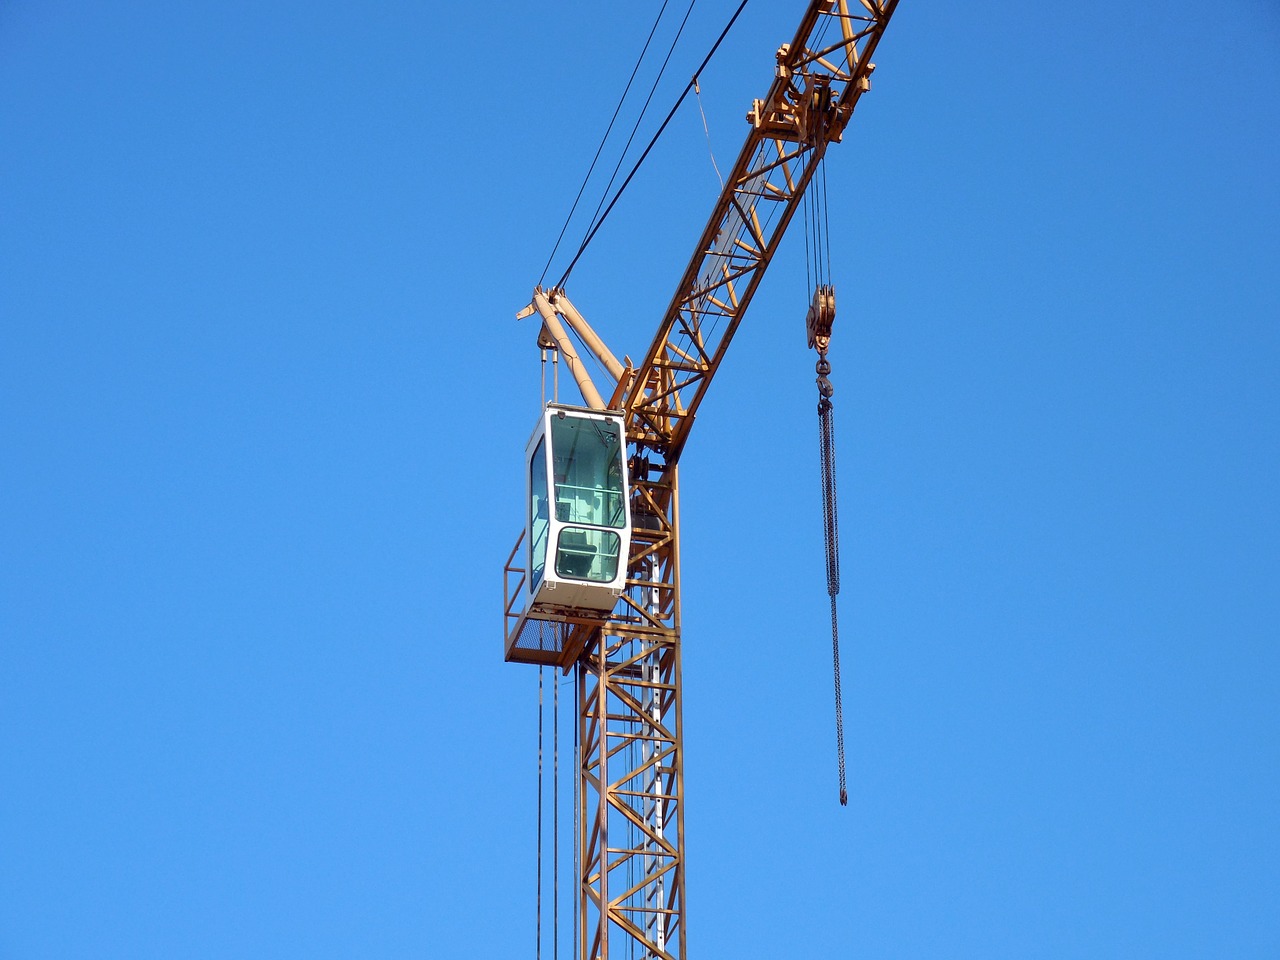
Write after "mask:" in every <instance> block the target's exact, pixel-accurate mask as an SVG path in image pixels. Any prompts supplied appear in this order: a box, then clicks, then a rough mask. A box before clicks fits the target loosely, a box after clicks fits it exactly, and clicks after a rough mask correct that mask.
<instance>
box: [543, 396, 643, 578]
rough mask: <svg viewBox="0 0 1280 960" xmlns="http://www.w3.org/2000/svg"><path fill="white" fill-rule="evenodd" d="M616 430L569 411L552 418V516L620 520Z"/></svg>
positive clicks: (617, 523)
mask: <svg viewBox="0 0 1280 960" xmlns="http://www.w3.org/2000/svg"><path fill="white" fill-rule="evenodd" d="M621 433H622V431H621V430H620V429H619V428H618V425H617V424H614V423H609V422H607V421H604V420H591V419H588V418H586V417H575V416H573V415H572V414H569V415H566V416H563V417H560V416H555V417H552V418H551V450H552V454H553V457H554V463H553V467H554V470H555V497H556V519H558V520H561V521H566V522H569V523H588V524H593V525H596V526H601V527H615V528H617V529H621V528H622V527H623V526H625V524H626V511H625V510H624V509H623V507H624V504H625V497H626V491H625V490H624V489H623V486H622V455H623V447H622V439H621ZM557 569H558V568H557ZM609 579H612V578H609Z"/></svg>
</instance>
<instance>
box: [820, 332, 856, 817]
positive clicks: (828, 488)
mask: <svg viewBox="0 0 1280 960" xmlns="http://www.w3.org/2000/svg"><path fill="white" fill-rule="evenodd" d="M817 373H818V446H819V452H820V455H821V459H822V520H823V528H824V532H825V533H826V541H827V595H828V596H829V597H830V598H831V662H832V669H833V672H834V675H835V687H836V765H837V767H838V769H839V772H840V805H841V806H842V807H843V806H847V805H848V803H849V794H848V791H847V790H846V788H845V772H844V705H843V703H842V702H841V697H840V629H839V623H838V618H837V616H836V595H837V594H838V593H839V592H840V526H839V519H838V517H837V514H836V438H835V406H834V405H833V404H832V403H831V395H832V394H833V393H834V392H835V388H834V387H832V386H831V381H830V380H828V379H827V375H828V374H829V373H831V364H830V362H828V360H827V355H826V353H825V352H822V353H820V354H819V355H818V364H817Z"/></svg>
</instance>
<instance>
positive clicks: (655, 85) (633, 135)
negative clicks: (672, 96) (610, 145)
mask: <svg viewBox="0 0 1280 960" xmlns="http://www.w3.org/2000/svg"><path fill="white" fill-rule="evenodd" d="M697 2H698V0H689V6H688V7H687V8H686V9H685V11H684V19H683V20H681V21H680V26H679V27H678V28H677V29H676V35H675V37H674V38H673V39H672V41H671V46H670V47H669V48H668V49H667V55H666V57H665V58H663V61H662V66H660V67H659V68H658V75H657V76H656V77H654V78H653V85H652V86H650V87H649V96H647V97H645V101H644V105H643V106H642V107H641V108H640V115H639V116H638V117H636V122H635V123H634V124H633V125H632V127H631V134H630V135H629V136H628V137H627V142H626V143H625V144H623V146H622V153H621V154H620V155H619V156H618V162H617V163H616V164H614V166H613V173H612V174H610V175H609V182H608V183H606V184H605V185H604V190H603V191H602V192H601V194H600V202H599V203H597V204H596V209H595V212H593V213H592V214H591V222H590V223H589V224H587V229H588V230H590V229H591V228H592V227H593V226H595V223H596V217H598V216H599V215H600V208H601V207H603V206H604V201H605V197H607V196H608V195H609V190H610V189H611V188H612V187H613V183H614V181H615V180H617V179H618V171H619V170H621V169H622V162H623V161H624V160H626V159H627V151H628V150H630V149H631V144H632V142H634V140H635V138H636V133H637V132H638V131H639V130H640V124H641V123H643V122H644V116H645V114H646V113H648V112H649V104H651V103H652V102H653V96H654V94H656V93H657V92H658V84H660V83H661V82H662V75H663V74H664V73H666V72H667V64H669V63H670V62H671V57H672V55H673V54H674V53H675V52H676V44H678V43H679V42H680V36H681V35H682V34H683V33H684V28H685V24H687V23H688V22H689V15H690V14H691V13H693V5H694V4H695V3H697Z"/></svg>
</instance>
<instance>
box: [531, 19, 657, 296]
mask: <svg viewBox="0 0 1280 960" xmlns="http://www.w3.org/2000/svg"><path fill="white" fill-rule="evenodd" d="M669 2H670V0H662V9H660V10H659V11H658V17H657V19H656V20H654V21H653V26H652V27H650V28H649V36H648V37H646V38H645V41H644V46H643V47H642V48H641V50H640V56H639V57H638V58H636V65H635V66H634V67H632V68H631V76H630V77H628V78H627V85H626V86H625V87H623V88H622V96H621V97H619V98H618V105H617V106H616V107H614V108H613V116H612V117H610V118H609V125H608V126H607V127H605V130H604V136H603V137H601V138H600V146H598V147H596V155H595V156H594V157H592V158H591V165H590V166H589V167H587V175H586V176H585V177H583V178H582V186H580V187H579V188H578V195H577V196H576V197H574V198H573V206H571V207H570V208H569V215H568V216H567V217H565V218H564V226H563V227H561V228H560V235H559V236H558V237H556V245H555V246H554V247H552V248H551V256H549V257H547V263H546V266H544V267H543V268H542V276H541V277H539V278H538V286H542V281H543V280H545V279H546V278H547V271H548V270H550V269H551V261H552V260H554V259H555V256H556V251H558V250H559V249H560V241H561V240H563V239H564V234H565V231H566V230H568V229H569V224H570V223H571V222H572V221H573V215H574V213H575V212H576V211H577V209H578V201H580V200H581V199H582V194H583V192H584V191H585V190H586V189H587V184H588V183H589V182H590V181H591V174H592V173H594V172H595V169H596V161H598V160H599V159H600V154H601V153H602V152H603V151H604V145H605V143H606V142H607V141H608V139H609V134H610V133H612V132H613V125H614V123H615V122H616V121H617V119H618V114H619V113H621V112H622V105H623V103H625V102H626V99H627V94H628V93H630V92H631V84H632V83H633V82H635V79H636V74H637V73H639V72H640V64H642V63H643V62H644V57H645V54H646V53H648V52H649V44H650V43H652V42H653V35H654V34H655V33H657V31H658V24H659V23H661V22H662V15H663V14H664V13H666V12H667V4H668V3H669ZM642 115H643V114H642ZM633 134H634V131H633ZM628 142H630V141H628ZM625 154H626V150H623V155H624V156H625ZM615 172H616V171H615ZM608 192H609V190H608V188H607V187H606V188H605V193H608ZM596 210H597V212H598V211H599V207H597V208H596Z"/></svg>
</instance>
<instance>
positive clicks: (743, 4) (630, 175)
mask: <svg viewBox="0 0 1280 960" xmlns="http://www.w3.org/2000/svg"><path fill="white" fill-rule="evenodd" d="M747 3H748V0H742V2H741V3H740V4H738V9H737V10H735V11H734V12H733V16H732V17H730V18H729V23H728V24H727V25H726V26H725V28H724V30H722V31H721V32H720V36H719V37H717V38H716V42H715V43H713V44H712V45H711V50H710V51H709V52H708V53H707V55H706V56H705V57H704V58H703V59H702V63H700V64H699V65H698V69H697V70H695V71H694V72H693V77H692V78H691V79H690V80H689V82H688V83H687V84H686V85H685V88H684V90H683V91H681V93H680V96H679V97H677V98H676V103H675V106H673V107H672V108H671V111H670V112H669V113H668V114H667V116H666V119H665V120H663V121H662V125H661V126H660V127H658V132H657V133H655V134H654V135H653V139H652V140H650V141H649V145H648V146H647V147H645V148H644V153H642V154H640V159H639V160H637V161H636V163H635V166H634V167H632V168H631V172H630V173H628V174H627V178H626V179H625V180H623V181H622V186H620V187H619V188H618V192H617V193H615V194H614V195H613V199H612V200H610V201H609V205H608V206H607V207H605V210H604V213H602V214H601V215H600V219H599V220H597V221H596V222H595V226H593V227H592V228H591V230H590V231H589V232H588V233H587V236H586V238H585V239H584V240H583V241H582V245H581V246H579V247H578V252H577V253H575V254H574V255H573V260H571V261H570V263H569V266H568V267H567V268H566V269H565V271H564V276H562V277H561V278H560V281H559V282H558V283H557V284H556V286H557V287H563V286H564V285H565V283H566V281H568V279H569V274H571V273H572V272H573V268H574V267H575V266H577V265H578V260H580V259H581V258H582V254H583V253H584V252H585V251H586V249H587V246H588V245H589V244H590V243H591V241H592V240H593V239H594V238H595V235H596V234H597V233H598V232H599V231H600V228H601V227H602V226H604V222H605V220H607V219H608V217H609V213H610V212H611V211H612V210H613V208H614V206H615V205H616V204H617V202H618V199H619V198H620V197H621V196H622V194H623V191H625V190H626V189H627V185H628V184H630V183H631V180H632V179H633V178H634V177H635V175H636V172H637V171H638V170H639V169H640V166H641V164H643V163H644V161H645V159H646V158H647V157H648V156H649V153H650V151H652V150H653V148H654V146H655V145H656V144H657V142H658V138H659V137H661V136H662V133H663V131H664V130H666V129H667V125H668V124H669V123H670V122H671V119H672V117H674V116H675V115H676V111H677V110H679V109H680V105H681V104H682V103H684V98H685V97H687V96H688V95H689V91H690V90H692V89H693V84H694V81H695V80H696V79H697V77H698V74H700V73H702V71H703V70H705V69H706V67H707V64H708V63H710V62H711V58H712V57H713V56H715V53H716V51H717V50H719V49H720V44H721V43H723V42H724V38H725V37H727V36H728V35H729V31H730V30H731V29H733V25H734V24H735V23H736V22H737V20H738V16H739V15H740V14H741V13H742V11H743V10H744V9H745V8H746V6H747Z"/></svg>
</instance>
